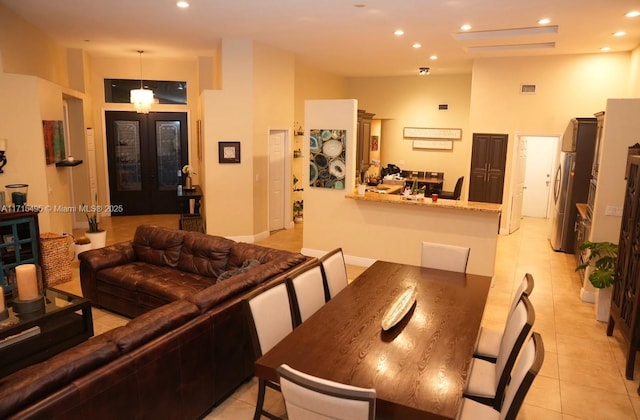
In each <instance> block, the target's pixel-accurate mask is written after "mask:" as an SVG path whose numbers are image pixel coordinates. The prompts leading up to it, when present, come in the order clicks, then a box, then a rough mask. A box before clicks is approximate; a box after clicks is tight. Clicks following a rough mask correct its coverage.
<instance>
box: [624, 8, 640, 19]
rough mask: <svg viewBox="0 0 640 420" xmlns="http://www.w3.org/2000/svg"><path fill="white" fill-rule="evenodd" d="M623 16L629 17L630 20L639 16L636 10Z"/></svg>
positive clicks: (639, 13)
mask: <svg viewBox="0 0 640 420" xmlns="http://www.w3.org/2000/svg"><path fill="white" fill-rule="evenodd" d="M625 16H626V17H631V18H633V17H638V16H640V12H639V11H637V10H632V11H630V12H627V13H626V14H625Z"/></svg>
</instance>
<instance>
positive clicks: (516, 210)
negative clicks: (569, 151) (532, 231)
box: [509, 137, 528, 233]
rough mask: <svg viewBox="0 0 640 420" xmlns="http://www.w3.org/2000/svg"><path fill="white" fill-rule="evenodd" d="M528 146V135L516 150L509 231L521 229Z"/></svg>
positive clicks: (519, 140) (521, 138) (521, 140)
mask: <svg viewBox="0 0 640 420" xmlns="http://www.w3.org/2000/svg"><path fill="white" fill-rule="evenodd" d="M527 147H528V142H527V138H526V137H520V138H519V139H518V150H517V151H516V156H517V158H516V161H515V165H514V177H515V178H514V180H513V181H514V182H513V193H512V194H511V214H510V217H511V219H510V220H509V233H512V232H515V231H516V230H518V229H520V220H521V219H522V202H523V197H524V190H525V183H524V182H525V172H526V167H527Z"/></svg>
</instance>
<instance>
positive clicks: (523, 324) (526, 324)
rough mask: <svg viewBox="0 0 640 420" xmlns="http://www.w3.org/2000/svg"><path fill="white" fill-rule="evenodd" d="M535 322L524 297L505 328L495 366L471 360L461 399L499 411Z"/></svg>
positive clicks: (527, 300)
mask: <svg viewBox="0 0 640 420" xmlns="http://www.w3.org/2000/svg"><path fill="white" fill-rule="evenodd" d="M534 321H535V311H534V310H533V305H531V302H530V301H529V298H527V297H526V296H521V297H520V301H519V303H518V305H517V306H516V309H515V310H514V311H513V315H512V316H511V317H510V318H509V320H508V322H507V325H506V327H505V331H504V336H503V338H502V341H501V343H500V352H499V353H498V358H497V359H496V361H495V363H492V362H490V361H488V360H483V359H477V358H475V357H474V358H473V359H472V360H471V365H470V366H469V376H468V378H467V383H466V386H465V390H464V396H465V397H468V398H471V399H472V400H475V401H478V402H480V403H482V404H485V405H491V406H493V407H494V408H495V409H496V410H500V409H501V406H502V400H503V397H504V391H505V388H506V386H507V383H508V382H509V377H510V374H511V369H512V368H513V365H514V364H515V361H516V358H517V356H518V353H519V352H520V350H521V349H522V345H523V344H524V342H525V340H526V338H527V336H528V335H529V333H530V332H531V328H532V327H533V323H534Z"/></svg>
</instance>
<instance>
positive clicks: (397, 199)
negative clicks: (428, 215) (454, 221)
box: [345, 192, 502, 213]
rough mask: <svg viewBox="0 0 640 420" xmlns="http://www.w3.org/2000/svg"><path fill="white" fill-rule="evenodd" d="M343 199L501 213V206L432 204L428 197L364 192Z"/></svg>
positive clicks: (451, 202)
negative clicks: (415, 198)
mask: <svg viewBox="0 0 640 420" xmlns="http://www.w3.org/2000/svg"><path fill="white" fill-rule="evenodd" d="M345 198H350V199H353V200H357V201H370V202H378V203H389V204H398V205H410V206H423V207H432V208H433V207H438V208H441V209H452V210H466V211H479V212H486V213H500V212H501V211H502V205H501V204H494V203H481V202H477V201H461V200H446V199H443V198H439V199H438V201H436V202H433V201H431V198H430V197H427V198H425V199H422V200H409V199H407V198H405V197H404V196H402V195H395V194H378V193H374V192H366V193H365V194H364V195H358V194H357V193H351V194H347V195H346V196H345Z"/></svg>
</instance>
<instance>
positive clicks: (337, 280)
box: [320, 248, 349, 298]
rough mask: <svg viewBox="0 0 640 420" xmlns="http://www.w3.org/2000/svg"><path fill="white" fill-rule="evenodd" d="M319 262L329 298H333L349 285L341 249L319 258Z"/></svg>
mask: <svg viewBox="0 0 640 420" xmlns="http://www.w3.org/2000/svg"><path fill="white" fill-rule="evenodd" d="M320 262H321V263H322V269H323V271H324V275H325V278H326V279H327V286H328V288H329V298H333V297H335V295H337V294H338V293H340V291H341V290H342V289H344V288H345V287H347V285H348V284H349V279H348V277H347V265H346V264H345V262H344V254H343V252H342V248H336V249H334V250H332V251H329V252H327V253H326V254H325V255H323V256H322V257H321V258H320Z"/></svg>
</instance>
